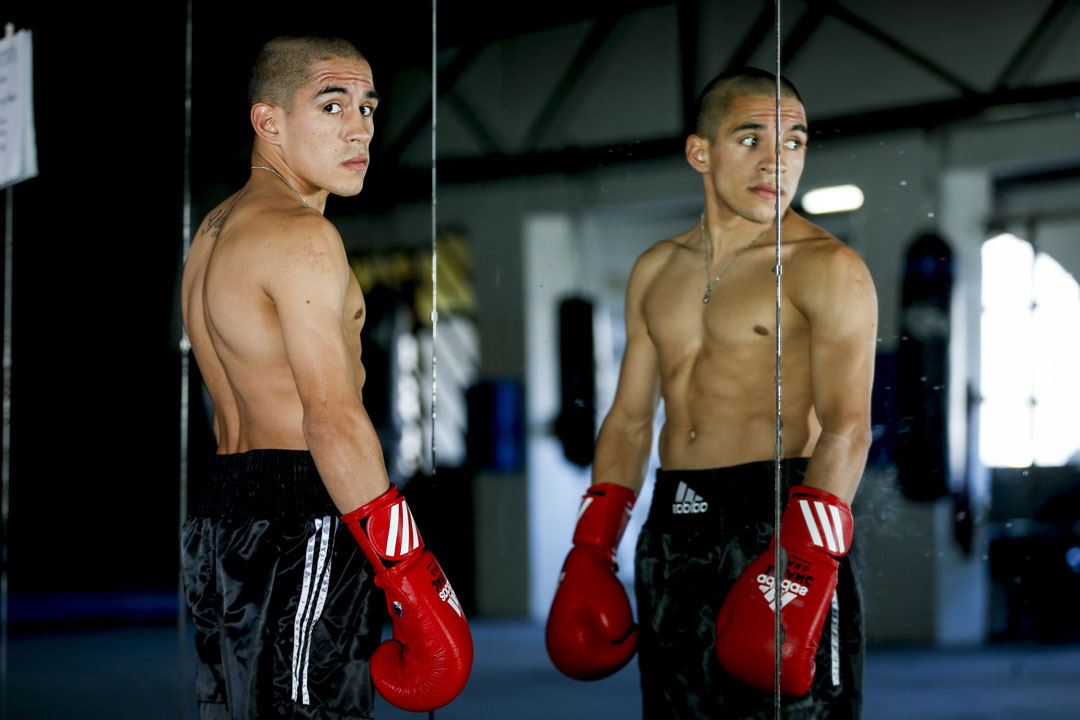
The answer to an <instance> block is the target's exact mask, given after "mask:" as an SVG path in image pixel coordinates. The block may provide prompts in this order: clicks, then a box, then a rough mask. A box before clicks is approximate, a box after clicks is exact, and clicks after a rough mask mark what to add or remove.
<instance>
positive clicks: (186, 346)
mask: <svg viewBox="0 0 1080 720" xmlns="http://www.w3.org/2000/svg"><path fill="white" fill-rule="evenodd" d="M191 11H192V0H188V2H187V23H186V28H185V38H184V188H183V192H184V207H183V218H182V228H183V232H182V235H183V238H182V243H183V253H182V255H181V257H182V258H183V259H184V260H187V255H188V250H189V249H190V248H191V34H192V32H191V30H192V24H191ZM190 363H191V342H190V341H189V340H188V336H187V330H185V329H184V325H183V323H181V324H180V478H179V480H180V482H179V485H180V503H179V507H180V511H179V517H178V527H177V530H178V531H179V529H180V528H182V527H183V525H184V521H185V520H186V519H187V510H188V425H189V411H190V408H189V398H190V383H191V378H190ZM176 594H177V597H176V600H177V612H176V662H177V675H178V677H179V681H180V682H179V696H178V700H179V705H178V707H177V711H178V716H179V717H180V718H181V719H183V718H184V717H185V715H186V713H185V708H186V707H187V702H186V699H187V696H188V692H187V690H188V688H187V667H188V662H187V603H186V601H185V599H184V583H183V577H182V575H181V576H179V577H178V578H177V590H176Z"/></svg>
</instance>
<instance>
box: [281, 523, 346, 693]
mask: <svg viewBox="0 0 1080 720" xmlns="http://www.w3.org/2000/svg"><path fill="white" fill-rule="evenodd" d="M331 527H333V529H334V530H336V529H337V518H334V517H331V516H330V515H325V516H323V517H321V518H315V533H314V534H313V535H312V536H311V537H309V538H308V541H307V552H306V553H305V555H304V580H303V585H302V587H301V588H300V602H299V603H298V604H297V606H296V617H295V618H294V619H293V652H292V699H293V700H296V699H297V695H299V696H300V702H301V703H303V704H304V705H307V704H309V703H310V702H311V698H310V696H309V694H308V666H309V665H310V661H311V630H312V628H314V627H315V623H316V622H318V621H319V616H320V615H322V611H323V606H324V605H325V604H326V593H327V591H328V590H329V587H330V561H331V556H330V553H329V549H330V543H331ZM316 546H318V559H316V557H315V548H316ZM312 566H314V568H313V567H312ZM313 569H314V572H312V570H313ZM312 593H314V594H315V597H314V601H312V597H311V595H312Z"/></svg>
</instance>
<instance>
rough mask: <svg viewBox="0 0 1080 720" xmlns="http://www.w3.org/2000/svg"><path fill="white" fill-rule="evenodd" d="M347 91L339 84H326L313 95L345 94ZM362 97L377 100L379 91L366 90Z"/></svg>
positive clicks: (318, 96)
mask: <svg viewBox="0 0 1080 720" xmlns="http://www.w3.org/2000/svg"><path fill="white" fill-rule="evenodd" d="M348 92H349V91H348V90H347V89H345V88H343V87H341V86H340V85H327V86H326V87H324V88H323V89H322V90H320V91H319V92H317V93H315V97H316V98H320V97H322V96H323V95H347V94H348ZM364 97H366V98H368V99H371V100H379V99H380V97H379V93H377V92H376V91H374V90H368V91H367V92H366V93H364Z"/></svg>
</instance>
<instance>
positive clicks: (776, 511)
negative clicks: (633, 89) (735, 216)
mask: <svg viewBox="0 0 1080 720" xmlns="http://www.w3.org/2000/svg"><path fill="white" fill-rule="evenodd" d="M774 129H775V131H776V138H775V143H774V149H775V150H776V167H775V168H774V171H775V173H776V180H775V182H776V198H775V203H776V205H775V207H776V220H775V225H776V268H775V272H776V458H775V467H774V470H773V473H774V474H773V485H774V493H775V494H774V496H773V551H774V557H773V573H774V574H773V583H774V584H773V602H774V605H773V609H774V611H775V612H774V613H773V620H774V623H775V624H774V626H773V633H774V636H773V637H774V640H775V652H776V655H775V656H774V658H775V662H776V683H775V685H774V695H773V698H774V700H775V703H776V720H780V669H781V666H782V665H783V652H782V649H783V623H782V622H781V619H780V612H781V606H780V598H781V597H782V596H783V593H782V592H781V589H780V584H781V579H782V577H783V570H784V567H783V566H784V565H786V564H787V562H786V558H785V557H784V553H783V551H782V548H781V547H780V502H781V500H780V496H781V493H782V492H783V485H782V483H781V479H780V474H781V473H780V463H781V461H782V460H783V458H784V449H783V442H782V440H781V437H780V430H781V429H782V428H783V426H784V422H783V420H781V419H780V394H781V393H780V347H781V340H780V335H781V332H780V293H781V283H782V278H783V275H784V264H783V261H782V260H781V257H780V222H781V220H782V218H781V217H780V190H781V185H780V0H776V126H775V128H774Z"/></svg>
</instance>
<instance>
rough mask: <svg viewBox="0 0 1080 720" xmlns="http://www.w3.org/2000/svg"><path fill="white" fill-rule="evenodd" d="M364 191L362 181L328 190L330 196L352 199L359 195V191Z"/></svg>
mask: <svg viewBox="0 0 1080 720" xmlns="http://www.w3.org/2000/svg"><path fill="white" fill-rule="evenodd" d="M363 189H364V181H363V179H361V180H359V181H353V182H351V183H348V184H342V185H338V186H336V187H333V188H331V189H330V194H332V195H337V196H338V197H352V196H354V195H359V194H360V191H361V190H363Z"/></svg>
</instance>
